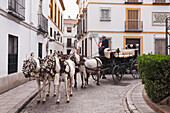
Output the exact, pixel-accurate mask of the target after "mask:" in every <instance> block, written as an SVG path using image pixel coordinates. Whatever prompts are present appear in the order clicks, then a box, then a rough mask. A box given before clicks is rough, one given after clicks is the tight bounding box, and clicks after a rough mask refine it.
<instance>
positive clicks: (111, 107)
mask: <svg viewBox="0 0 170 113" xmlns="http://www.w3.org/2000/svg"><path fill="white" fill-rule="evenodd" d="M106 77H107V79H101V80H100V83H101V84H100V86H97V85H96V81H94V80H93V79H92V78H91V77H90V81H89V86H88V87H87V88H86V89H81V79H80V78H81V77H80V76H78V78H77V79H78V88H77V89H75V88H74V89H73V97H70V103H66V97H65V87H64V83H62V84H61V102H60V104H56V101H57V97H53V85H52V86H51V93H50V96H49V97H47V98H46V103H45V104H42V102H41V103H39V104H37V96H36V97H35V98H33V99H32V100H31V101H30V102H29V103H28V104H27V105H26V106H25V107H24V108H23V109H22V111H21V113H129V112H128V109H127V108H126V107H127V106H126V103H125V97H126V93H127V92H128V91H129V89H131V88H132V87H134V86H135V85H136V84H138V83H139V82H140V80H139V79H134V78H133V77H132V75H130V74H129V75H125V76H123V78H122V80H121V82H120V83H118V84H115V83H114V81H113V79H112V76H111V75H106ZM46 88H48V86H47V87H46ZM56 88H57V87H56ZM46 91H47V90H46Z"/></svg>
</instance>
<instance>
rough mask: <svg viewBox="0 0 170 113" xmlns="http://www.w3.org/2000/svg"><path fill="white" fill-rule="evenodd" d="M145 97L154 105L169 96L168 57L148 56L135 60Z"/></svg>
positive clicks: (169, 67) (169, 68) (169, 63)
mask: <svg viewBox="0 0 170 113" xmlns="http://www.w3.org/2000/svg"><path fill="white" fill-rule="evenodd" d="M137 59H138V60H137V62H138V69H139V75H140V78H141V79H142V83H144V84H145V89H146V93H147V95H148V96H149V97H150V98H151V99H152V100H153V101H154V102H156V103H158V102H160V101H161V100H163V99H164V98H166V97H168V96H169V95H170V55H161V54H156V55H153V54H148V55H143V56H139V57H138V58H137Z"/></svg>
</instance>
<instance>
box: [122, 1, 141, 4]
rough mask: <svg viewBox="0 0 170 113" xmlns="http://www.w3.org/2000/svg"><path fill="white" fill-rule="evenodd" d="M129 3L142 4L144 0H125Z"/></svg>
mask: <svg viewBox="0 0 170 113" xmlns="http://www.w3.org/2000/svg"><path fill="white" fill-rule="evenodd" d="M125 3H127V4H142V3H143V0H125Z"/></svg>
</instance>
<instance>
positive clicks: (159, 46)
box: [155, 39, 166, 54]
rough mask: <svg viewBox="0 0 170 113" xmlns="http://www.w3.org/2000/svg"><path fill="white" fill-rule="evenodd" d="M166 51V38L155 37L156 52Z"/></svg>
mask: <svg viewBox="0 0 170 113" xmlns="http://www.w3.org/2000/svg"><path fill="white" fill-rule="evenodd" d="M165 53H166V45H165V39H155V54H165Z"/></svg>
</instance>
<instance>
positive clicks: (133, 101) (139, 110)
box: [126, 83, 156, 113]
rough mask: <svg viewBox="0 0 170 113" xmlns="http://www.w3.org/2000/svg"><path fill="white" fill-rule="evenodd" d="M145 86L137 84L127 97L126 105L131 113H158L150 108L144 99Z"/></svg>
mask: <svg viewBox="0 0 170 113" xmlns="http://www.w3.org/2000/svg"><path fill="white" fill-rule="evenodd" d="M143 89H144V85H143V84H142V83H139V84H137V85H136V86H134V87H133V88H131V89H130V90H129V91H128V93H127V96H126V103H127V106H128V108H129V110H130V112H131V113H156V112H155V111H154V110H153V109H152V108H150V107H149V106H148V105H147V104H146V102H145V101H144V99H143V96H142V91H143Z"/></svg>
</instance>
